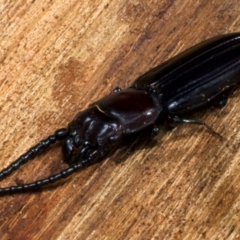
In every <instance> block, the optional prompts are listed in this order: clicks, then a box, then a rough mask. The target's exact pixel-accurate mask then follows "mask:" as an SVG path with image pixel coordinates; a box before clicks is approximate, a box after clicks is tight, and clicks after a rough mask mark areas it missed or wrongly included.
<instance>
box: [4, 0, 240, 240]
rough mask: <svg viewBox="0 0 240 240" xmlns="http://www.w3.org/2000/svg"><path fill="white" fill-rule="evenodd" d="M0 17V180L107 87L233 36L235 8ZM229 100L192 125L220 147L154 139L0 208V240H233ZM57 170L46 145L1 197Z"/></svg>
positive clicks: (77, 10)
mask: <svg viewBox="0 0 240 240" xmlns="http://www.w3.org/2000/svg"><path fill="white" fill-rule="evenodd" d="M0 11H1V12H0V32H1V34H0V69H1V70H0V132H1V137H0V139H1V142H0V149H1V151H0V157H1V158H0V159H1V161H0V167H1V168H3V167H6V166H7V165H8V164H9V163H10V162H12V161H13V160H14V159H16V158H17V157H18V156H19V155H21V154H22V153H23V152H24V151H25V150H27V149H28V148H29V147H30V146H32V145H33V144H34V143H36V142H38V141H39V140H40V139H42V138H44V137H46V136H48V135H49V134H52V133H53V132H54V130H55V129H57V128H59V127H64V126H66V125H67V123H68V122H69V121H70V120H71V119H72V118H73V117H74V115H75V114H76V113H77V112H78V111H79V110H81V109H85V108H86V107H87V106H88V104H90V103H91V102H93V101H95V100H97V99H99V98H100V97H103V96H105V95H106V94H108V93H109V92H110V91H111V90H112V89H113V88H114V87H115V86H120V87H122V88H126V87H128V86H129V85H130V84H131V83H132V82H133V81H134V79H135V78H136V77H138V76H139V75H141V74H143V73H144V72H146V71H147V70H149V69H150V68H152V67H154V66H157V65H158V64H159V63H161V62H162V61H164V60H166V59H168V58H170V57H172V56H174V55H176V54H177V53H179V52H181V51H183V50H184V49H186V48H188V47H190V46H192V45H194V44H196V43H198V42H200V41H202V40H204V39H206V38H209V37H211V36H215V35H219V34H223V33H228V32H234V31H240V18H239V16H240V2H239V0H218V1H214V0H201V1H195V0H192V1H191V0H182V1H180V0H175V1H173V0H164V1H157V0H153V1H146V0H131V1H126V0H123V1H116V0H115V1H110V0H104V1H100V0H91V1H87V0H81V1H78V0H54V1H49V0H46V1H45V0H38V1H34V0H31V1H30V0H21V1H20V0H19V1H11V0H10V1H8V0H2V1H0ZM239 93H240V91H239V90H237V91H236V92H235V93H234V94H233V95H232V97H231V98H230V100H229V102H228V104H227V106H226V107H225V108H223V109H221V110H219V109H213V108H211V109H209V110H208V111H203V112H201V113H199V114H198V115H196V117H197V118H201V119H203V120H204V121H206V122H207V123H208V124H210V125H211V126H213V128H214V129H215V130H216V131H217V132H219V133H221V134H222V135H223V136H224V137H225V140H224V141H220V140H219V139H218V138H216V137H215V136H213V135H211V134H210V133H209V132H208V131H206V129H204V128H202V127H199V126H179V127H177V128H175V129H174V130H173V131H167V130H166V129H165V128H162V130H161V131H160V134H159V135H158V136H157V137H156V138H155V139H154V141H152V142H150V143H149V142H147V141H143V142H141V143H140V144H138V145H134V144H133V145H132V146H129V148H122V149H119V150H118V151H117V152H115V153H114V154H112V155H110V156H109V157H108V158H107V159H106V160H105V161H104V162H101V163H99V164H96V165H94V166H91V167H90V168H88V169H86V170H85V171H82V172H79V173H77V174H75V175H74V176H72V177H69V178H68V179H67V180H66V181H64V182H63V183H62V184H61V185H60V186H58V187H57V188H51V189H46V190H44V191H41V192H36V193H34V194H29V193H27V194H17V195H13V196H5V197H1V198H0V206H1V207H0V239H10V240H18V239H25V240H28V239H31V240H33V239H54V240H55V239H63V240H65V239H71V240H73V239H80V240H82V239H83V240H85V239H88V240H90V239H94V240H96V239H111V240H112V239H114V240H118V239H119V240H120V239H160V240H161V239H240V224H239V222H240V174H239V172H240V149H239V147H240V133H239V132H240V115H239V106H240V97H239ZM127 149H130V150H131V151H129V152H128V151H127ZM126 152H127V153H126ZM65 167H66V165H64V164H63V163H62V155H61V151H60V146H59V145H57V146H56V147H53V148H52V149H51V150H50V151H49V152H48V153H46V154H42V155H41V156H39V157H38V158H37V159H36V160H35V161H33V162H31V163H29V164H27V165H26V166H24V167H22V168H21V169H20V170H18V171H17V172H16V173H14V174H13V175H11V176H10V177H9V178H7V179H6V180H4V181H2V182H1V186H8V185H13V184H16V183H23V182H30V181H33V180H36V179H39V178H43V177H44V176H48V175H50V174H52V173H57V172H58V171H60V170H61V169H63V168H65Z"/></svg>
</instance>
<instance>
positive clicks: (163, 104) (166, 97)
mask: <svg viewBox="0 0 240 240" xmlns="http://www.w3.org/2000/svg"><path fill="white" fill-rule="evenodd" d="M239 82H240V33H231V34H226V35H222V36H218V37H214V38H212V39H209V40H207V41H204V42H202V43H200V44H198V45H196V46H194V47H192V48H190V49H188V50H186V51H185V52H183V53H181V54H179V55H177V56H175V57H174V58H172V59H170V60H168V61H166V62H165V63H162V64H161V65H159V66H158V67H156V68H154V69H152V70H150V71H149V72H147V73H146V74H144V75H143V76H141V77H139V78H138V79H137V80H136V81H135V82H134V83H133V84H132V86H131V87H130V88H128V89H125V90H121V89H120V88H116V89H115V90H114V91H113V92H112V93H111V94H109V95H108V96H106V97H104V98H102V99H100V100H98V101H96V102H95V103H93V104H91V105H90V106H89V107H88V108H87V109H86V110H84V111H81V112H79V113H78V114H77V115H76V117H75V118H74V119H73V121H72V122H71V123H69V125H68V128H66V129H60V130H58V131H56V132H55V134H53V135H52V136H49V137H48V138H47V139H45V140H43V141H41V142H40V143H38V144H37V145H36V146H35V147H33V148H31V149H30V150H29V151H28V152H27V153H25V154H24V155H22V156H21V157H20V158H19V159H17V160H16V161H15V162H14V163H13V164H11V165H10V166H9V167H7V168H5V169H4V170H2V171H1V172H0V178H3V177H5V176H6V175H8V174H10V173H11V172H12V171H13V170H14V169H17V168H18V167H19V166H20V165H22V164H23V163H25V162H27V161H28V160H30V159H32V158H33V157H34V156H35V155H37V154H38V153H39V152H40V151H41V150H42V149H44V148H46V147H48V146H49V145H51V144H53V143H54V142H55V141H57V140H58V141H63V146H62V151H63V155H64V159H65V161H66V162H67V163H68V164H69V165H70V167H69V168H68V169H67V170H64V171H62V172H60V173H59V174H56V175H53V176H50V177H48V178H46V179H42V180H39V181H36V182H33V183H30V184H25V185H21V186H12V187H9V188H1V189H0V193H15V192H18V191H22V190H31V189H35V188H39V187H42V186H44V185H46V184H48V183H52V182H56V181H57V180H59V179H61V178H64V177H67V176H69V175H70V174H72V173H73V172H75V171H77V170H79V169H81V168H83V167H84V166H86V165H88V164H91V163H93V162H95V161H96V160H98V159H100V158H101V157H103V156H105V155H106V154H107V153H108V152H109V150H111V149H112V148H113V147H114V146H115V145H116V144H118V143H119V142H121V141H124V139H126V138H127V137H128V136H130V135H137V134H142V133H144V134H145V133H146V130H148V131H149V133H150V134H151V135H154V134H156V133H157V132H158V128H159V127H160V126H161V124H162V123H164V122H166V121H168V122H169V121H170V122H172V123H194V124H202V125H205V126H206V127H208V128H209V129H210V130H211V128H210V127H209V126H208V125H206V124H205V123H204V122H202V121H199V120H194V119H184V118H183V117H184V115H185V114H186V113H192V112H194V111H196V110H198V109H199V108H203V107H208V106H210V105H218V106H221V107H222V106H224V105H225V104H226V101H227V98H228V95H229V94H230V92H231V91H232V89H233V88H234V87H235V86H236V85H237V84H239ZM212 131H213V130H212Z"/></svg>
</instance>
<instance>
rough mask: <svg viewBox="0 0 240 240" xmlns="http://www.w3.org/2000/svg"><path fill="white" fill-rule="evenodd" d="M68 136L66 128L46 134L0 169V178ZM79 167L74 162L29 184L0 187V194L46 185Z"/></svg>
mask: <svg viewBox="0 0 240 240" xmlns="http://www.w3.org/2000/svg"><path fill="white" fill-rule="evenodd" d="M67 136H68V130H67V129H66V128H61V129H58V130H56V131H55V133H54V134H53V135H50V136H48V137H47V138H46V139H44V140H41V141H40V142H39V143H37V144H36V145H35V146H33V147H32V148H30V149H29V150H28V151H27V152H26V153H24V154H23V155H21V156H20V157H19V158H18V159H17V160H16V161H14V162H13V163H11V164H10V165H9V166H8V167H6V168H4V169H3V170H2V171H0V180H2V179H4V178H5V177H7V176H8V175H10V174H11V173H12V172H14V171H15V170H17V169H18V168H19V167H20V166H21V165H23V164H25V163H27V162H28V161H29V160H32V159H33V158H34V157H36V156H37V155H38V153H39V152H40V151H42V150H44V149H47V148H48V147H49V146H50V145H52V144H54V143H56V141H62V140H64V139H65V138H66V137H67ZM78 168H80V166H79V164H76V165H74V166H72V167H70V168H68V169H66V170H64V171H62V172H61V173H59V174H56V175H53V176H51V177H48V178H45V179H42V180H39V181H36V182H33V183H31V184H24V185H19V186H12V187H7V188H0V194H2V193H13V192H19V191H22V190H30V189H35V188H37V187H39V186H43V185H46V184H47V183H51V182H56V181H57V180H58V179H60V178H65V177H67V176H69V175H70V174H72V173H73V172H74V171H76V169H78Z"/></svg>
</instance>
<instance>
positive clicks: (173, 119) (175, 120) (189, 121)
mask: <svg viewBox="0 0 240 240" xmlns="http://www.w3.org/2000/svg"><path fill="white" fill-rule="evenodd" d="M168 119H169V120H170V122H172V123H173V124H177V123H187V124H197V125H202V126H204V127H206V128H207V129H208V130H209V131H210V132H211V133H212V134H214V135H216V136H217V137H218V138H220V139H221V140H223V136H222V135H221V134H219V133H218V132H216V131H214V129H213V128H211V127H210V126H209V125H208V124H206V123H205V122H203V121H201V120H195V119H185V118H179V117H178V116H174V117H171V116H169V117H168Z"/></svg>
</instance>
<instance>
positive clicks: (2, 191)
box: [0, 162, 84, 195]
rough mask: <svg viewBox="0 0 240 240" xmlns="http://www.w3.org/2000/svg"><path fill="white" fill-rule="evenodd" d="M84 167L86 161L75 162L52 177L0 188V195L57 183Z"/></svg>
mask: <svg viewBox="0 0 240 240" xmlns="http://www.w3.org/2000/svg"><path fill="white" fill-rule="evenodd" d="M83 167H84V162H78V163H75V164H74V165H73V166H71V167H69V168H67V169H65V170H63V171H62V172H60V173H57V174H55V175H52V176H50V177H47V178H43V179H41V180H38V181H35V182H32V183H28V184H23V185H16V186H11V187H6V188H0V195H5V194H14V193H19V192H22V191H23V192H24V191H31V190H37V189H39V188H41V187H43V186H45V185H47V184H50V183H55V182H57V181H59V180H60V179H63V178H66V177H68V176H70V175H71V174H73V173H74V172H76V171H78V170H79V169H81V168H83Z"/></svg>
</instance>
